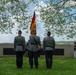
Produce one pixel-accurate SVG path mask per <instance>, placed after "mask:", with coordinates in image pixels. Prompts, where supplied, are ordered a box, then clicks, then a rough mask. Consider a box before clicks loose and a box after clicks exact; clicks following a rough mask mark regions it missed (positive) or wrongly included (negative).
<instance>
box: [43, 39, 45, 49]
mask: <svg viewBox="0 0 76 75" xmlns="http://www.w3.org/2000/svg"><path fill="white" fill-rule="evenodd" d="M43 50H45V39H43Z"/></svg>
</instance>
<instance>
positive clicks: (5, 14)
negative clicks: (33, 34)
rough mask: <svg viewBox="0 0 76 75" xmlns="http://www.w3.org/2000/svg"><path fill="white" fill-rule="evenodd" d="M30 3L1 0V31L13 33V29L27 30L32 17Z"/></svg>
mask: <svg viewBox="0 0 76 75" xmlns="http://www.w3.org/2000/svg"><path fill="white" fill-rule="evenodd" d="M29 3H30V2H29V1H27V2H25V0H0V31H1V33H11V31H12V29H13V28H15V27H16V28H17V29H22V30H26V29H27V28H28V25H29V23H30V22H29V21H30V20H31V19H30V15H29V13H28V10H27V7H29V6H28V4H29Z"/></svg>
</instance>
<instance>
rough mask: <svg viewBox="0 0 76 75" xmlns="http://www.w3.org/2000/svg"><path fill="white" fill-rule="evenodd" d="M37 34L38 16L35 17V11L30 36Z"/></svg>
mask: <svg viewBox="0 0 76 75" xmlns="http://www.w3.org/2000/svg"><path fill="white" fill-rule="evenodd" d="M33 32H34V33H36V15H35V11H34V14H33V17H32V22H31V26H30V34H33Z"/></svg>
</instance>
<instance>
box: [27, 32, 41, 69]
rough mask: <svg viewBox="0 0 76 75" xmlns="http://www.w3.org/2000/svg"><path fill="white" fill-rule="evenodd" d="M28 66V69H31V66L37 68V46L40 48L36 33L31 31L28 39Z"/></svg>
mask: <svg viewBox="0 0 76 75" xmlns="http://www.w3.org/2000/svg"><path fill="white" fill-rule="evenodd" d="M29 40H30V41H29V42H30V43H29V49H28V50H29V51H28V52H29V64H30V68H31V69H32V68H33V64H35V67H36V68H38V46H41V43H40V37H39V36H36V32H35V31H32V34H31V35H30V37H29Z"/></svg>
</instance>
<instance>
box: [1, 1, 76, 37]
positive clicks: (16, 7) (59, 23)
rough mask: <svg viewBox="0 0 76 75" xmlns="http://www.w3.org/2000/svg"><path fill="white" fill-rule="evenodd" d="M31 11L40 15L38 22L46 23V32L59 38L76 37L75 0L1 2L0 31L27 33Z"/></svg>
mask: <svg viewBox="0 0 76 75" xmlns="http://www.w3.org/2000/svg"><path fill="white" fill-rule="evenodd" d="M32 5H33V6H32ZM30 9H35V10H36V12H38V13H40V14H38V15H37V16H40V20H38V21H40V22H41V23H42V22H43V23H44V29H45V31H48V30H50V31H51V32H52V33H53V34H54V35H55V34H56V35H58V36H61V35H66V36H67V37H70V38H72V37H74V36H75V34H76V25H75V24H76V1H75V0H30V1H28V0H0V31H1V32H2V33H11V31H12V29H13V28H16V29H22V30H24V31H27V30H28V27H29V26H30V24H31V18H32V14H30ZM31 12H32V11H31Z"/></svg>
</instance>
